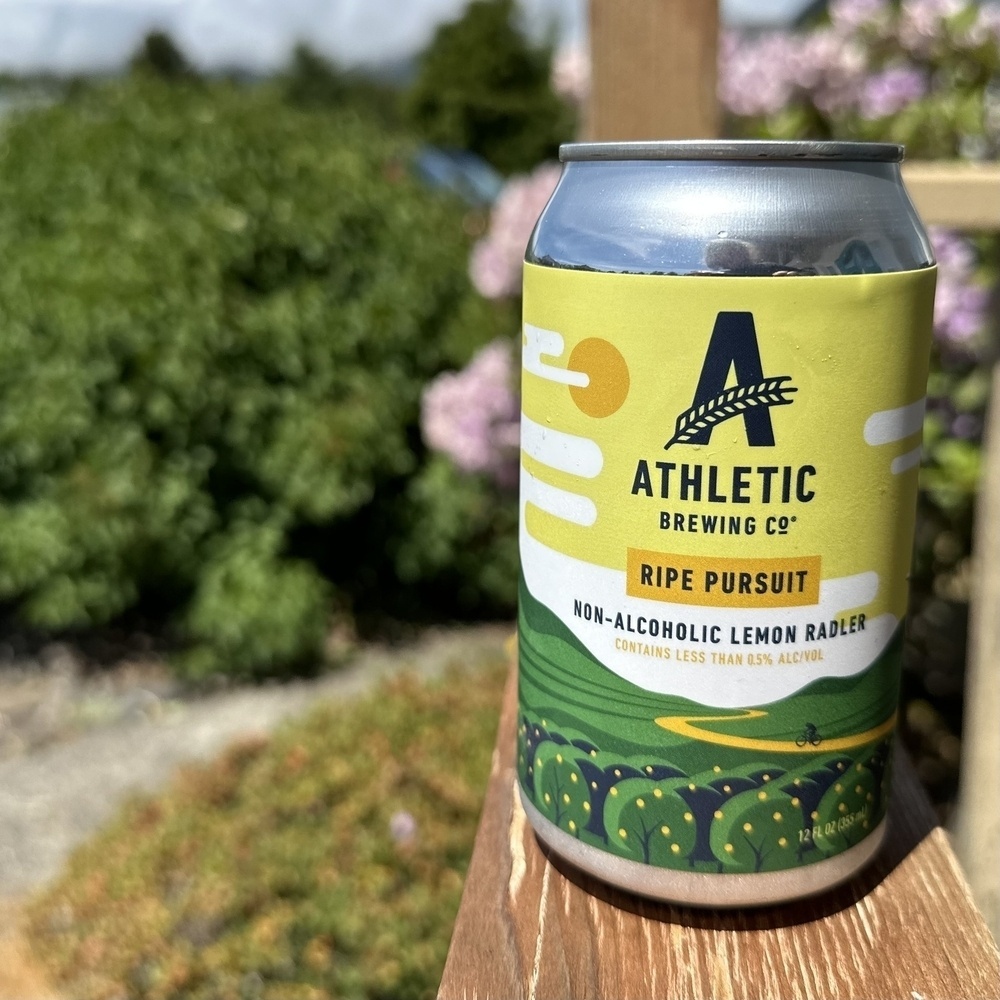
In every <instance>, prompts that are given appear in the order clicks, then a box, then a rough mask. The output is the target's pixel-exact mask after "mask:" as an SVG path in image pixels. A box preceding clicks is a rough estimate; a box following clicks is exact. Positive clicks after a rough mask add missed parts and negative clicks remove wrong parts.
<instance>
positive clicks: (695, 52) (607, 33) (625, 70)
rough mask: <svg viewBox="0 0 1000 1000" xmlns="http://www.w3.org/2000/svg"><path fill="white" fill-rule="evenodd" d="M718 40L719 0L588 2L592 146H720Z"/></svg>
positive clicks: (588, 133)
mask: <svg viewBox="0 0 1000 1000" xmlns="http://www.w3.org/2000/svg"><path fill="white" fill-rule="evenodd" d="M718 35H719V4H718V0H590V49H591V63H592V73H593V86H592V91H591V93H592V95H593V96H592V97H591V106H590V113H589V119H588V127H587V138H589V139H594V140H614V139H618V140H626V139H712V138H715V137H716V136H717V135H718V129H719V111H718V102H717V100H716V96H715V87H716V77H717V71H716V59H717V50H718Z"/></svg>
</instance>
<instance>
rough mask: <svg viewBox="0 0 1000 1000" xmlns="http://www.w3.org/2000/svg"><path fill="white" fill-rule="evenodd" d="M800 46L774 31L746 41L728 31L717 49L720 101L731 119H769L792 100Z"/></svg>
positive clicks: (789, 35) (779, 32) (787, 34)
mask: <svg viewBox="0 0 1000 1000" xmlns="http://www.w3.org/2000/svg"><path fill="white" fill-rule="evenodd" d="M798 50H799V43H798V40H797V38H796V37H795V36H793V35H791V34H789V33H787V32H783V31H775V32H769V33H767V34H764V35H760V36H758V37H756V38H745V37H742V36H741V35H739V34H737V33H736V32H732V31H727V32H725V33H724V34H723V36H722V41H721V45H720V46H719V100H720V101H721V102H722V104H723V106H724V107H725V108H726V109H727V110H728V111H731V112H732V113H733V114H734V115H742V116H752V115H770V114H774V113H775V112H778V111H780V110H781V109H782V108H783V107H785V105H787V104H788V102H789V101H790V100H791V97H792V93H793V90H794V83H795V71H794V66H795V63H796V62H797V60H798Z"/></svg>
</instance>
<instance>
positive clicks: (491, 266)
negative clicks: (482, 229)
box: [469, 163, 561, 299]
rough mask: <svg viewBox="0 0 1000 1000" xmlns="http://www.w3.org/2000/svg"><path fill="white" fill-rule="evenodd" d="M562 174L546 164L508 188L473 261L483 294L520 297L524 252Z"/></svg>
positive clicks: (513, 180)
mask: <svg viewBox="0 0 1000 1000" xmlns="http://www.w3.org/2000/svg"><path fill="white" fill-rule="evenodd" d="M560 173H561V168H560V167H559V165H558V164H555V163H543V164H542V165H541V166H540V167H536V168H535V170H534V171H532V173H530V174H526V175H521V176H518V177H512V178H511V179H510V180H509V181H507V183H506V184H505V185H504V187H503V190H502V191H501V192H500V195H499V197H498V198H497V200H496V202H495V203H494V205H493V211H492V212H491V213H490V225H489V230H488V231H487V233H486V235H485V236H484V237H483V238H482V239H481V240H480V241H479V242H478V243H477V244H476V245H475V247H473V250H472V256H471V258H470V260H469V276H470V277H471V278H472V283H473V285H475V287H476V290H477V291H478V292H479V294H480V295H483V296H485V297H486V298H488V299H500V298H505V297H507V296H514V295H519V294H520V292H521V265H522V263H523V261H524V251H525V248H526V247H527V245H528V240H529V239H530V238H531V231H532V229H534V227H535V223H536V222H537V221H538V216H539V215H541V214H542V209H543V208H545V205H546V203H547V202H548V200H549V198H550V197H551V196H552V192H553V191H554V190H555V188H556V184H557V183H558V182H559V175H560Z"/></svg>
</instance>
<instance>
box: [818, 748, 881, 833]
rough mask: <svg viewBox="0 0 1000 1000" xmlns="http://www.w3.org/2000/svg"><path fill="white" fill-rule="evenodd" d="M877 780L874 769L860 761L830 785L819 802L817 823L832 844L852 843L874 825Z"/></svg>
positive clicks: (868, 831) (869, 830)
mask: <svg viewBox="0 0 1000 1000" xmlns="http://www.w3.org/2000/svg"><path fill="white" fill-rule="evenodd" d="M876 784H877V782H876V778H875V775H874V774H873V772H872V771H871V770H869V769H868V768H867V767H865V765H864V764H862V763H858V764H855V765H853V766H852V767H850V768H848V769H847V770H846V771H845V772H844V774H842V775H841V776H840V777H839V778H838V779H837V780H836V781H835V782H834V783H833V784H832V785H831V786H830V787H829V788H828V789H827V792H826V794H825V795H824V796H823V798H822V799H821V800H820V803H819V806H817V810H816V811H817V812H818V813H819V819H818V820H817V821H816V826H817V828H818V829H819V830H821V831H822V834H823V838H824V840H825V842H826V844H828V845H829V847H830V848H837V849H846V848H848V847H853V846H854V845H855V844H857V843H858V842H859V841H861V840H863V839H864V838H865V837H866V836H868V834H869V833H870V832H871V831H872V829H874V827H875V823H874V822H873V821H872V819H873V816H874V806H875V787H876Z"/></svg>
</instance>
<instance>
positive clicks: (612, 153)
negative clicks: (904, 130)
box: [559, 139, 903, 163]
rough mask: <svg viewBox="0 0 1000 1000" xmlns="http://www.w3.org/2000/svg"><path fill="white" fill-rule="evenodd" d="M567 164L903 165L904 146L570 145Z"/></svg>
mask: <svg viewBox="0 0 1000 1000" xmlns="http://www.w3.org/2000/svg"><path fill="white" fill-rule="evenodd" d="M559 159H560V160H562V161H563V162H564V163H567V162H570V161H577V160H784V161H789V160H838V161H840V162H845V161H849V162H855V163H857V162H862V163H899V162H900V161H901V160H902V159H903V147H902V146H900V145H897V144H896V143H892V142H819V141H778V140H772V141H763V140H757V139H682V140H677V141H669V142H662V141H657V142H567V143H563V144H562V145H561V146H560V147H559Z"/></svg>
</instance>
